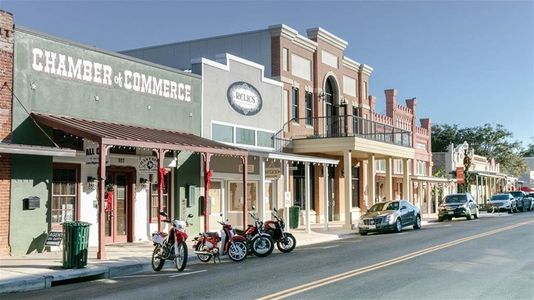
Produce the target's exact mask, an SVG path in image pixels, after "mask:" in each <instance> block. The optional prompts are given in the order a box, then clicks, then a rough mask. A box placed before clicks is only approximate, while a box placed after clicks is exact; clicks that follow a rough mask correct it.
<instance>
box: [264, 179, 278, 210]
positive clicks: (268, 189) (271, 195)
mask: <svg viewBox="0 0 534 300" xmlns="http://www.w3.org/2000/svg"><path fill="white" fill-rule="evenodd" d="M265 197H266V199H265V210H273V208H277V207H276V206H277V205H276V188H275V182H272V181H271V182H266V183H265Z"/></svg>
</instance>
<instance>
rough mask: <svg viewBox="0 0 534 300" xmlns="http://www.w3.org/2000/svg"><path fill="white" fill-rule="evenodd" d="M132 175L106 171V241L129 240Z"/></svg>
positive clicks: (122, 241) (119, 241)
mask: <svg viewBox="0 0 534 300" xmlns="http://www.w3.org/2000/svg"><path fill="white" fill-rule="evenodd" d="M132 188H133V176H132V175H131V173H129V172H121V171H110V172H108V173H107V180H106V191H107V192H106V195H109V193H108V192H111V195H112V199H111V201H109V200H108V198H107V197H108V196H106V202H105V203H106V243H108V244H111V243H124V242H127V241H129V240H131V239H130V238H129V237H130V236H131V226H132V210H133V207H132V198H133V192H132Z"/></svg>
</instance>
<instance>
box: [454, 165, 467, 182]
mask: <svg viewBox="0 0 534 300" xmlns="http://www.w3.org/2000/svg"><path fill="white" fill-rule="evenodd" d="M456 181H457V183H464V182H465V175H464V167H456Z"/></svg>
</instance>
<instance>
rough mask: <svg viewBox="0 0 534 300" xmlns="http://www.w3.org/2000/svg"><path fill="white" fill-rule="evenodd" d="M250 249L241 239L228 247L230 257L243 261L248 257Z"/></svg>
mask: <svg viewBox="0 0 534 300" xmlns="http://www.w3.org/2000/svg"><path fill="white" fill-rule="evenodd" d="M247 253H248V249H247V244H245V243H244V242H241V241H235V242H233V243H231V244H230V247H228V257H230V259H231V260H233V261H236V262H238V261H242V260H243V259H245V257H247Z"/></svg>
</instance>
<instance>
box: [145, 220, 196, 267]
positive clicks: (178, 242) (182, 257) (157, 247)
mask: <svg viewBox="0 0 534 300" xmlns="http://www.w3.org/2000/svg"><path fill="white" fill-rule="evenodd" d="M160 215H161V216H163V217H165V218H167V214H166V213H165V212H160ZM192 217H193V215H192V214H189V215H188V216H187V219H189V218H192ZM187 219H186V221H181V220H174V221H172V222H171V221H170V220H168V219H166V220H164V221H163V222H165V223H170V224H171V226H170V228H169V233H165V232H160V231H157V232H154V233H152V242H154V251H153V252H152V269H153V270H154V271H160V270H161V268H163V265H164V264H165V260H173V261H174V266H175V267H176V269H177V270H178V271H183V270H184V269H185V266H186V265H187V245H186V243H185V241H186V240H187V233H186V232H185V228H186V226H188V225H191V224H189V223H188V222H187Z"/></svg>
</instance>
